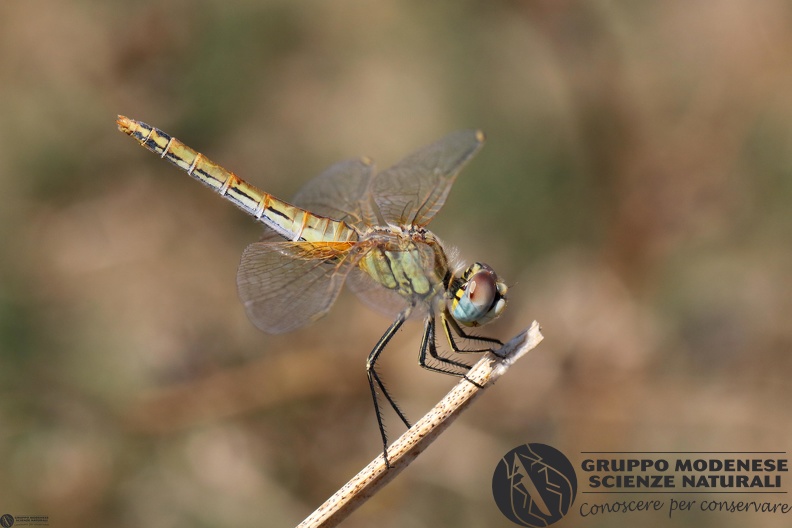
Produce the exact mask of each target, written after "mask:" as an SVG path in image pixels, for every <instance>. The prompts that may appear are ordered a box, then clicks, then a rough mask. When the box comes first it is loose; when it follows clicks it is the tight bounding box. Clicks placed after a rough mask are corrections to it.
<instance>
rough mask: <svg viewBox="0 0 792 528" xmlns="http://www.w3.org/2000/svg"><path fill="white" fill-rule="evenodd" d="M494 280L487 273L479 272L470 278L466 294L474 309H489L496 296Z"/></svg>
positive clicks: (490, 274)
mask: <svg viewBox="0 0 792 528" xmlns="http://www.w3.org/2000/svg"><path fill="white" fill-rule="evenodd" d="M497 291H498V289H497V286H496V285H495V278H494V277H493V276H492V273H491V272H489V271H485V270H482V271H479V272H478V273H476V274H475V275H473V276H472V277H471V278H470V281H469V282H468V289H467V294H468V297H469V298H470V302H472V303H473V305H474V306H476V308H489V306H490V305H491V304H492V302H493V301H494V300H495V296H496V294H497Z"/></svg>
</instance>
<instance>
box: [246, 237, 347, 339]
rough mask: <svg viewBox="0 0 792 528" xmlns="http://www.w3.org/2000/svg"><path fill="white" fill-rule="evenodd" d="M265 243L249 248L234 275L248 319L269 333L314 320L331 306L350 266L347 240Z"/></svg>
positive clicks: (292, 328) (252, 245) (267, 240)
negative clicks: (235, 275)
mask: <svg viewBox="0 0 792 528" xmlns="http://www.w3.org/2000/svg"><path fill="white" fill-rule="evenodd" d="M263 239H264V240H265V241H261V242H254V243H253V244H250V245H249V246H248V247H247V248H246V249H245V252H244V253H243V254H242V262H241V263H240V265H239V271H238V272H237V287H238V289H239V297H240V298H241V299H242V303H243V304H244V306H245V310H246V311H247V314H248V317H249V318H250V320H251V321H252V322H253V324H255V325H256V326H257V327H258V328H259V329H261V330H263V331H264V332H267V333H270V334H280V333H284V332H289V331H291V330H294V329H296V328H299V327H300V326H303V325H305V324H307V323H310V322H312V321H315V320H316V319H319V318H320V317H322V316H323V315H324V314H326V313H327V311H328V310H329V309H330V307H331V306H332V305H333V302H335V300H336V297H338V293H339V292H340V291H341V287H342V286H343V284H344V279H345V278H346V276H347V274H348V273H349V270H350V269H352V267H353V266H354V262H353V261H354V259H353V258H350V257H351V254H350V253H351V252H350V250H351V249H352V248H353V247H354V243H350V242H320V243H310V242H286V241H282V239H280V240H281V241H277V242H275V241H271V240H273V237H272V236H270V234H269V233H265V235H264V237H263Z"/></svg>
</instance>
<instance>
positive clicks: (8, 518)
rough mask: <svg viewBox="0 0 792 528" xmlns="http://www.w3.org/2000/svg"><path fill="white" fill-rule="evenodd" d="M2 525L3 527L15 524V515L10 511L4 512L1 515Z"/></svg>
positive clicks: (0, 522)
mask: <svg viewBox="0 0 792 528" xmlns="http://www.w3.org/2000/svg"><path fill="white" fill-rule="evenodd" d="M0 526H2V527H3V528H11V527H12V526H14V516H13V515H11V514H10V513H6V514H3V515H2V516H0Z"/></svg>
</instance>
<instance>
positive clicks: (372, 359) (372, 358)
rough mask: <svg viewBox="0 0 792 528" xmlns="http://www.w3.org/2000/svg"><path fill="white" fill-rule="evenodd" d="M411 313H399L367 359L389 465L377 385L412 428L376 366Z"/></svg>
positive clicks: (369, 379) (385, 455) (383, 444)
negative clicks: (380, 356) (378, 359)
mask: <svg viewBox="0 0 792 528" xmlns="http://www.w3.org/2000/svg"><path fill="white" fill-rule="evenodd" d="M409 313H410V310H409V309H407V310H405V311H404V312H402V313H400V314H399V315H398V317H397V318H396V320H395V321H393V324H391V325H390V327H388V329H387V330H386V331H385V333H384V334H383V335H382V337H380V339H379V341H377V344H376V345H374V348H373V349H372V351H371V353H370V354H369V356H368V359H367V360H366V375H367V376H368V382H369V388H370V389H371V398H372V399H373V400H374V413H375V414H376V415H377V425H378V426H379V430H380V434H381V435H382V455H383V457H384V458H385V465H386V466H387V467H390V463H388V435H387V434H386V433H385V425H384V424H383V423H382V411H381V409H380V405H379V399H378V398H377V387H379V389H380V392H381V393H382V395H383V396H385V399H386V400H388V403H390V405H391V407H392V408H393V410H394V411H396V414H397V415H398V416H399V418H400V419H401V421H402V422H404V425H406V426H407V428H408V429H409V428H410V422H409V421H408V420H407V418H406V417H405V416H404V413H403V412H402V410H401V409H399V406H398V405H396V401H395V400H394V399H393V397H392V396H391V395H390V393H389V392H388V390H387V389H386V388H385V385H384V384H383V383H382V380H381V379H380V377H379V374H377V371H376V368H375V367H376V363H377V358H379V355H380V354H381V353H382V351H383V350H385V347H386V346H387V344H388V342H389V341H390V340H391V338H392V337H393V336H394V335H395V334H396V332H397V331H398V330H399V328H400V327H401V325H403V324H404V321H406V320H407V317H408V315H409Z"/></svg>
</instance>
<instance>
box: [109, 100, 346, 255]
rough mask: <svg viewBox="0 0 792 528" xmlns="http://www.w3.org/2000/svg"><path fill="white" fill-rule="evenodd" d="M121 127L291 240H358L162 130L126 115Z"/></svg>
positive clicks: (334, 222)
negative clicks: (252, 183)
mask: <svg viewBox="0 0 792 528" xmlns="http://www.w3.org/2000/svg"><path fill="white" fill-rule="evenodd" d="M117 123H118V128H119V129H120V130H121V131H122V132H125V133H127V134H129V135H130V136H132V137H133V138H135V139H136V140H137V141H138V142H139V143H140V144H141V145H142V146H144V147H146V148H147V149H148V150H150V151H152V152H154V153H155V154H158V155H159V156H160V157H161V158H164V159H166V160H168V161H170V162H171V163H173V164H174V165H176V166H177V167H179V168H180V169H182V170H184V171H186V172H187V174H189V175H190V176H192V177H193V178H195V179H196V180H198V181H199V182H201V183H203V184H204V185H207V186H208V187H211V188H212V189H214V190H215V191H217V192H218V193H219V194H220V195H221V196H223V197H225V198H226V199H227V200H229V201H230V202H232V203H233V204H234V205H236V206H237V207H239V208H240V209H242V210H243V211H245V212H246V213H248V214H249V215H251V216H253V217H255V218H256V219H258V220H259V221H261V222H262V223H263V224H265V225H266V226H267V227H269V228H271V229H274V230H275V231H276V232H277V233H278V234H280V235H281V236H283V237H284V238H286V239H288V240H305V241H308V242H347V241H351V240H356V239H357V238H358V235H357V232H356V231H355V230H354V229H352V228H351V227H349V225H347V224H346V223H345V222H342V221H337V220H332V219H330V218H326V217H323V216H319V215H315V214H313V213H310V212H309V211H306V210H304V209H300V208H299V207H296V206H294V205H291V204H289V203H286V202H284V201H282V200H279V199H277V198H275V197H274V196H272V195H271V194H269V193H266V192H264V191H262V190H260V189H258V188H256V187H255V186H253V185H251V184H249V183H247V182H246V181H244V180H242V179H240V178H239V177H238V176H237V175H236V174H234V173H233V172H231V171H228V170H226V169H224V168H223V167H221V166H220V165H217V164H216V163H214V162H212V161H211V160H210V159H208V158H206V157H205V156H204V155H203V154H201V153H199V152H197V151H195V150H193V149H191V148H190V147H188V146H187V145H185V144H184V143H182V142H181V141H179V140H178V139H176V138H174V137H171V136H169V135H168V134H166V133H165V132H163V131H162V130H160V129H158V128H155V127H152V126H150V125H147V124H146V123H143V122H142V121H136V120H134V119H129V118H127V117H124V116H118V121H117Z"/></svg>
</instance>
